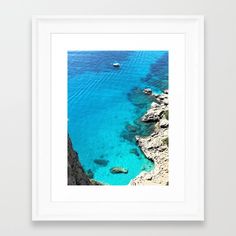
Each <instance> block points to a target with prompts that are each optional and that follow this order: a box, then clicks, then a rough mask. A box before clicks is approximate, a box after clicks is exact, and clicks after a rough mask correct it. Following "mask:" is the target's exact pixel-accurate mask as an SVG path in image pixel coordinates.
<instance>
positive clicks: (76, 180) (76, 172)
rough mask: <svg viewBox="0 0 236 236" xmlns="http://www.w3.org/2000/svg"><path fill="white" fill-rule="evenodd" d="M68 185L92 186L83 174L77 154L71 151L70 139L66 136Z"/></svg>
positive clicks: (90, 181)
mask: <svg viewBox="0 0 236 236" xmlns="http://www.w3.org/2000/svg"><path fill="white" fill-rule="evenodd" d="M67 155H68V170H67V171H68V172H67V174H68V185H94V184H95V183H94V182H93V181H92V180H90V179H89V177H88V176H87V174H86V173H85V171H84V169H83V167H82V165H81V164H80V161H79V159H78V154H77V152H76V151H75V150H74V149H73V146H72V143H71V139H70V137H69V136H68V154H67Z"/></svg>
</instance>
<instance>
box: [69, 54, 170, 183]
mask: <svg viewBox="0 0 236 236" xmlns="http://www.w3.org/2000/svg"><path fill="white" fill-rule="evenodd" d="M113 62H119V63H120V65H121V67H120V68H114V67H113V66H112V63H113ZM146 87H149V88H152V89H153V90H154V91H155V92H156V93H160V92H161V91H162V90H164V89H167V88H168V52H166V51H69V52H68V132H69V135H70V137H71V140H72V143H73V147H74V149H75V150H76V151H77V152H78V155H79V158H80V161H81V164H82V166H83V167H84V169H85V170H86V171H87V172H88V173H89V174H90V175H91V176H93V178H94V179H96V180H98V181H101V182H103V183H107V184H110V185H127V184H128V183H129V182H130V180H131V179H132V178H134V177H135V176H137V175H138V174H139V173H140V172H141V171H142V170H146V171H150V170H151V169H152V168H153V163H152V162H151V161H149V160H147V159H146V158H145V156H144V155H143V154H142V152H141V151H140V150H139V148H138V146H137V145H136V143H135V139H134V137H135V135H148V134H149V133H151V131H152V127H153V124H151V123H150V124H147V125H145V124H143V122H140V117H141V116H142V115H143V114H144V113H145V112H146V110H147V109H148V108H149V107H150V104H151V102H152V99H151V98H150V97H148V96H146V95H144V94H143V93H142V90H143V89H144V88H146ZM115 166H119V167H124V168H126V169H128V173H127V174H112V173H111V172H110V168H112V167H115Z"/></svg>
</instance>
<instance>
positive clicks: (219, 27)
mask: <svg viewBox="0 0 236 236" xmlns="http://www.w3.org/2000/svg"><path fill="white" fill-rule="evenodd" d="M235 8H236V5H235V1H234V0H164V1H161V0H143V1H142V0H117V1H115V0H84V1H82V0H64V1H63V0H1V1H0V32H1V33H0V82H1V85H0V109H1V110H0V111H1V115H0V124H1V128H0V147H1V148H0V189H1V192H0V235H4V236H5V235H6V236H8V235H26V236H31V235H32V236H34V235H44V236H49V235H50V236H53V235H56V236H60V235H65V234H67V235H69V234H73V235H85V236H86V235H97V236H98V235H104V236H106V235H109V236H110V235H114V236H116V235H136V236H139V235H140V236H141V235H148V236H151V235H155V236H156V235H169V236H170V235H171V236H172V235H181V236H184V235H186V236H187V235H188V236H189V235H191V236H195V235H211V234H212V235H214V236H218V235H234V234H236V229H235V223H234V221H235V214H234V213H235V210H236V207H235V206H236V204H235V200H236V190H235V179H236V171H235V168H236V154H235V146H236V144H235V140H236V139H235V132H236V125H235V121H236V111H235V107H236V105H235V100H236V95H235V94H236V93H235V92H234V90H235V87H236V73H235V69H236V60H235V53H236V50H235V49H236V46H235V43H236V27H235V22H236V14H235ZM33 14H203V15H205V17H206V18H205V20H206V24H205V26H206V30H205V32H206V33H205V35H206V37H205V38H206V41H205V42H206V44H205V46H206V50H205V58H206V63H205V64H206V73H205V76H206V78H205V80H206V82H205V88H206V91H205V93H206V109H205V110H206V111H205V114H206V150H205V157H206V162H205V163H206V221H205V222H204V223H199V222H189V223H185V222H159V223H158V222H157V223H155V222H150V223H135V222H133V223H119V222H116V223H107V222H101V223H93V222H87V223H78V222H48V223H47V222H44V223H43V222H41V223H32V222H31V15H33Z"/></svg>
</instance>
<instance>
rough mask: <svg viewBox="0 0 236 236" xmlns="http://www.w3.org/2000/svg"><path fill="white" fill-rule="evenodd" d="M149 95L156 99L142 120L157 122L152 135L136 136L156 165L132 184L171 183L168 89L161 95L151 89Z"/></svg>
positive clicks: (141, 174)
mask: <svg viewBox="0 0 236 236" xmlns="http://www.w3.org/2000/svg"><path fill="white" fill-rule="evenodd" d="M145 91H147V89H145V90H144V93H146V92H145ZM148 91H149V90H148ZM146 94H147V93H146ZM147 95H149V96H154V97H155V98H156V101H155V102H153V103H152V104H151V108H150V109H149V110H148V111H147V113H146V114H145V115H144V116H143V117H142V118H141V120H142V121H143V122H153V121H156V124H155V128H154V132H153V133H152V134H151V135H149V136H146V137H140V136H136V141H137V144H138V145H139V147H140V148H141V150H142V151H143V153H144V154H145V156H146V157H147V158H148V159H150V160H152V161H153V162H154V164H155V166H154V169H153V170H152V171H150V172H145V171H143V172H141V173H140V174H139V175H138V176H137V177H136V178H134V179H133V180H131V182H130V185H153V184H159V185H169V167H168V166H169V150H168V149H169V148H168V145H169V142H168V127H169V122H168V119H169V115H168V113H169V102H168V90H165V91H164V93H162V94H160V95H158V94H153V92H152V91H151V92H150V91H149V93H148V94H147Z"/></svg>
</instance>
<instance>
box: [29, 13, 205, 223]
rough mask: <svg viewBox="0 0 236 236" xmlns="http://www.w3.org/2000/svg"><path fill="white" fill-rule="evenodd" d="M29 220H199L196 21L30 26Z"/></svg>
mask: <svg viewBox="0 0 236 236" xmlns="http://www.w3.org/2000/svg"><path fill="white" fill-rule="evenodd" d="M32 77H33V80H32V99H33V101H32V220H34V221H49V220H54V221H62V220H65V221H159V220H162V221H163V220H165V221H167V220H171V221H173V220H176V221H177V220H184V221H191V220H195V221H196V220H198V221H202V220H204V18H203V16H36V17H33V30H32Z"/></svg>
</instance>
